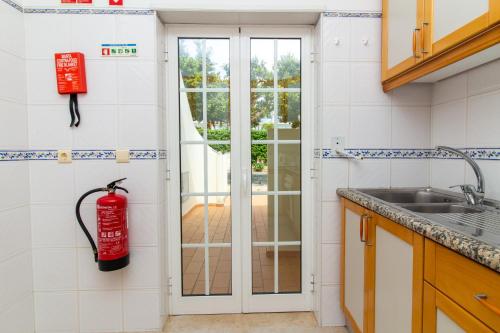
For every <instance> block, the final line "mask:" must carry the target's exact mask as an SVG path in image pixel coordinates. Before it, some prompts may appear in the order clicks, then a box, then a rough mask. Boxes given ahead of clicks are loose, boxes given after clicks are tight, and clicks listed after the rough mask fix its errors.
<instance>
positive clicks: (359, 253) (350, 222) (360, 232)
mask: <svg viewBox="0 0 500 333" xmlns="http://www.w3.org/2000/svg"><path fill="white" fill-rule="evenodd" d="M341 283H342V288H341V305H342V309H343V311H344V314H345V316H346V320H347V322H348V324H349V326H350V327H351V328H352V330H353V331H354V332H356V333H360V332H363V333H373V332H375V333H410V332H411V333H417V332H418V333H458V332H467V333H483V332H485V333H490V332H500V273H498V272H496V271H493V270H491V269H489V268H487V267H485V266H483V265H481V264H479V263H477V262H474V261H473V260H470V259H468V258H466V257H464V256H462V255H460V254H458V253H456V252H454V251H452V250H450V249H448V248H446V247H444V246H442V245H439V244H437V243H436V242H434V241H432V240H430V239H425V238H424V237H423V236H422V235H420V234H419V233H417V232H414V231H412V230H410V229H408V228H406V227H404V226H402V225H400V224H398V223H396V222H394V221H391V220H389V219H387V218H385V217H383V216H381V215H379V214H377V213H375V212H373V211H371V210H369V209H366V208H363V207H362V206H360V205H358V204H356V203H354V202H352V201H350V200H347V199H345V198H342V257H341Z"/></svg>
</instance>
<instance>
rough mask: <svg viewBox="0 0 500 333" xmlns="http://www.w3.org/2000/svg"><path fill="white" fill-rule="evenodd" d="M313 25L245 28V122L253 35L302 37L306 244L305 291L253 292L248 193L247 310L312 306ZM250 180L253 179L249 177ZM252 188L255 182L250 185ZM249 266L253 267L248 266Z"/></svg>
mask: <svg viewBox="0 0 500 333" xmlns="http://www.w3.org/2000/svg"><path fill="white" fill-rule="evenodd" d="M311 34H312V28H311V27H309V26H306V27H296V26H293V27H291V26H280V27H277V26H252V27H242V28H241V37H240V38H241V39H240V45H241V52H240V55H241V78H242V79H241V117H242V123H243V124H250V80H249V78H250V38H300V39H301V75H302V76H301V82H302V84H301V118H300V119H301V126H300V127H301V155H302V156H301V181H302V188H301V198H302V199H301V200H302V209H301V238H302V239H301V244H302V252H301V254H302V258H301V269H302V276H301V281H302V286H301V290H302V292H301V293H300V294H257V295H253V294H252V269H251V263H252V257H251V256H252V251H251V249H252V232H251V231H252V226H251V212H252V210H251V195H250V193H244V195H243V198H242V205H241V221H242V222H241V229H242V248H243V249H247V250H246V251H242V255H243V260H242V262H243V263H249V264H250V266H249V267H246V268H245V267H244V268H243V269H242V272H243V288H242V292H243V312H285V311H311V310H312V288H311V284H310V282H311V274H312V260H313V257H312V253H313V250H312V249H313V248H312V235H313V224H312V223H313V220H312V219H311V218H310V217H311V216H312V206H313V201H312V198H313V196H312V193H313V192H312V182H311V178H310V169H311V168H312V162H313V161H312V159H313V154H312V152H313V147H312V144H313V140H312V138H313V120H314V117H313V104H312V96H311V95H312V93H311V92H312V86H313V85H312V77H311V73H312V70H311V69H312V68H311V67H312V64H311V61H310V59H311ZM241 134H242V136H241V149H242V151H244V149H249V147H250V145H251V142H250V141H251V140H250V126H249V125H248V126H246V127H244V128H243V130H242V131H241ZM250 158H251V156H250V154H242V166H243V172H245V171H246V172H248V174H249V175H248V176H247V177H246V179H248V180H249V179H250V177H251V176H250V173H251V170H250V169H247V167H246V166H250V164H251V160H250ZM249 181H250V180H249ZM247 186H248V188H251V184H248V185H247ZM248 268H249V269H248Z"/></svg>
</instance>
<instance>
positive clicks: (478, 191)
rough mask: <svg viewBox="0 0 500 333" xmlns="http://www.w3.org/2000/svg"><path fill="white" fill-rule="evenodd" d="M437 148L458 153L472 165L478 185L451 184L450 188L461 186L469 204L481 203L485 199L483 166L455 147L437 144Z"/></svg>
mask: <svg viewBox="0 0 500 333" xmlns="http://www.w3.org/2000/svg"><path fill="white" fill-rule="evenodd" d="M436 149H437V150H445V151H448V152H450V153H453V154H456V155H458V156H460V157H462V158H463V159H464V160H465V161H466V162H467V163H469V165H470V166H471V167H472V170H474V173H475V174H476V178H477V187H474V185H469V184H464V185H455V186H450V188H454V187H460V189H461V190H462V193H463V194H464V196H465V199H466V200H467V203H468V204H469V205H481V204H482V203H483V200H484V176H483V173H482V172H481V168H480V167H479V165H478V164H477V163H476V161H474V160H473V159H472V158H470V156H469V155H467V154H465V153H463V152H461V151H460V150H458V149H455V148H451V147H447V146H437V147H436Z"/></svg>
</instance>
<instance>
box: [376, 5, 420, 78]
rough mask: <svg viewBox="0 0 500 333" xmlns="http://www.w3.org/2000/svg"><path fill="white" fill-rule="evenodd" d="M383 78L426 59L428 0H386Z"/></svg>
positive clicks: (383, 21)
mask: <svg viewBox="0 0 500 333" xmlns="http://www.w3.org/2000/svg"><path fill="white" fill-rule="evenodd" d="M382 7H383V20H382V25H383V28H382V33H383V36H382V81H385V80H386V79H388V78H391V77H393V76H395V75H397V74H400V73H402V72H404V71H405V70H407V69H409V68H411V67H413V66H415V65H416V64H417V63H419V62H420V61H422V60H423V59H424V57H423V54H422V52H421V49H422V44H421V43H422V41H423V35H422V29H421V26H422V23H423V21H424V0H383V2H382Z"/></svg>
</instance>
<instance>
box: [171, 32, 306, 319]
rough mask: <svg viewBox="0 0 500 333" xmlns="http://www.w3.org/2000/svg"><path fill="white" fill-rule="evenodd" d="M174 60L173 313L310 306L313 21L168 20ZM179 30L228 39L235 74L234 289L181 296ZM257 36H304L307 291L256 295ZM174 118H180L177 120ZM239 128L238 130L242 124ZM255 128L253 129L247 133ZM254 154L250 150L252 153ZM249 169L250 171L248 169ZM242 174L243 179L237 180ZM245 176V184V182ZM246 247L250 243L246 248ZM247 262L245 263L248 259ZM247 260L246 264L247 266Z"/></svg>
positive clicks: (189, 34) (303, 167) (188, 34)
mask: <svg viewBox="0 0 500 333" xmlns="http://www.w3.org/2000/svg"><path fill="white" fill-rule="evenodd" d="M165 30H166V45H167V46H166V47H167V50H168V65H167V66H166V67H167V70H166V73H167V78H166V82H167V84H166V87H167V92H166V93H167V111H166V112H167V114H166V120H167V124H172V125H170V126H168V128H167V129H166V131H167V147H168V161H167V164H168V169H169V174H170V177H169V178H170V180H169V182H168V185H167V196H168V202H169V210H168V212H167V219H168V220H167V230H168V258H169V260H168V266H169V272H170V277H169V284H170V285H171V287H170V288H171V289H170V290H171V292H170V294H171V296H170V297H169V302H170V314H173V315H176V314H213V313H241V312H284V311H311V310H312V286H311V284H310V282H311V274H312V268H313V244H312V235H313V227H314V226H313V220H312V219H311V218H310V217H311V216H312V207H313V196H312V193H313V192H312V182H311V179H310V169H311V168H312V162H313V146H312V144H313V119H314V117H313V103H312V91H313V81H312V64H311V61H310V59H311V51H312V50H311V36H312V27H310V26H241V27H240V26H215V25H212V26H210V25H208V26H207V25H167V26H166V29H165ZM178 37H193V38H195V37H197V38H229V39H230V73H231V87H230V90H231V94H230V96H231V128H232V129H233V130H232V131H231V144H232V146H234V148H233V149H231V178H232V180H233V181H231V219H232V264H233V266H232V295H231V296H219V295H217V296H182V283H181V281H182V268H181V251H180V249H181V238H180V233H181V230H180V222H179V216H180V214H181V212H180V192H179V189H180V176H179V175H180V163H179V162H180V161H179V156H180V151H179V86H178V58H177V55H178V42H177V39H178ZM250 37H255V38H259V37H261V38H301V41H302V42H301V46H302V48H301V52H302V54H301V71H302V73H301V75H302V78H301V82H302V87H301V145H302V147H301V155H302V156H301V161H302V162H301V173H302V176H301V180H302V189H301V195H302V210H301V215H302V217H301V221H302V230H301V231H302V240H301V242H302V243H301V244H302V258H301V259H302V260H301V262H302V267H301V268H302V279H301V281H302V286H301V287H302V288H301V290H302V292H301V293H300V294H262V295H252V268H251V264H252V258H251V195H250V193H249V191H250V189H251V170H250V169H248V168H247V167H245V166H250V154H242V153H241V152H242V151H244V149H249V147H250V135H249V133H250V132H249V131H250V126H247V127H248V129H245V126H242V125H241V124H250V80H249V78H250V72H249V70H250V69H249V68H250ZM173 124H175V125H173ZM235 129H236V130H235ZM247 134H248V135H247ZM245 155H248V156H245ZM242 168H243V169H246V170H245V172H244V171H243V169H242ZM238 179H239V180H241V181H236V180H238ZM245 182H246V183H245ZM244 249H246V250H244ZM245 264H246V265H245ZM244 266H246V267H244Z"/></svg>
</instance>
